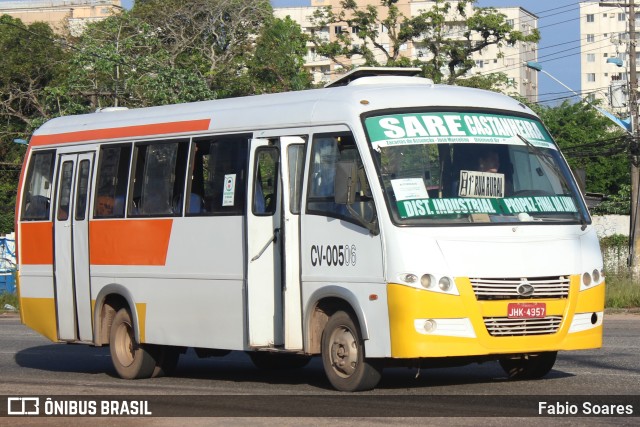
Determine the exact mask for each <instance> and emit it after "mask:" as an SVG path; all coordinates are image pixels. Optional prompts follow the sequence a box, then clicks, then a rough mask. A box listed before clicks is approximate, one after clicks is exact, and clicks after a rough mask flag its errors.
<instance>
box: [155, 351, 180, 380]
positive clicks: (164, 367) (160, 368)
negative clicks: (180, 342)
mask: <svg viewBox="0 0 640 427" xmlns="http://www.w3.org/2000/svg"><path fill="white" fill-rule="evenodd" d="M155 351H156V366H155V368H154V369H153V373H152V374H151V378H156V377H168V376H171V375H173V373H174V372H175V371H176V368H177V366H178V360H179V359H180V348H179V347H172V346H169V345H159V346H156V350H155Z"/></svg>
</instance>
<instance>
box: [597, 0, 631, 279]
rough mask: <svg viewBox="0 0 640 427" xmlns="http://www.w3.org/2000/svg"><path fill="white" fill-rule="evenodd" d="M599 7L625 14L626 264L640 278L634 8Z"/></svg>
mask: <svg viewBox="0 0 640 427" xmlns="http://www.w3.org/2000/svg"><path fill="white" fill-rule="evenodd" d="M600 6H619V7H626V8H627V9H628V15H629V24H628V25H629V115H630V119H631V141H630V142H629V160H630V163H631V206H630V224H629V258H628V266H629V268H630V270H631V273H632V275H633V277H635V278H640V144H639V143H638V141H639V140H640V138H638V128H639V126H638V74H637V71H636V70H637V61H636V48H637V46H636V44H637V40H636V9H635V3H634V0H629V2H628V3H610V2H601V3H600Z"/></svg>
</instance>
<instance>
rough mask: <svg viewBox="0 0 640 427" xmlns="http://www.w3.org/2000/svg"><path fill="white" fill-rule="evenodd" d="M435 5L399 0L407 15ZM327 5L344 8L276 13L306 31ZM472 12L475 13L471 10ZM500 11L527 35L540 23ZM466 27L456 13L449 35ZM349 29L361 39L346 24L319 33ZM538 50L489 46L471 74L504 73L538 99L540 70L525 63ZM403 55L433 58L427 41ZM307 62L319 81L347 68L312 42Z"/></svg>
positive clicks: (383, 39)
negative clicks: (458, 19) (535, 69)
mask: <svg viewBox="0 0 640 427" xmlns="http://www.w3.org/2000/svg"><path fill="white" fill-rule="evenodd" d="M357 3H358V5H359V6H361V7H364V6H366V5H370V4H376V5H378V4H379V2H372V1H370V0H357ZM434 4H435V2H434V1H425V0H398V2H397V3H396V6H397V7H398V9H399V11H400V13H402V14H403V15H404V16H407V17H412V16H416V15H418V14H419V13H420V12H421V11H427V10H430V9H431V8H432V7H433V6H434ZM326 6H331V7H332V8H333V10H334V12H338V11H339V10H340V1H339V0H311V6H309V7H291V8H276V9H275V11H274V13H275V15H276V16H277V17H279V18H284V17H286V16H290V17H291V19H293V20H294V21H296V22H297V23H298V24H300V26H301V27H302V29H303V31H304V32H306V33H311V30H312V27H313V26H312V24H311V20H310V16H311V15H313V13H314V11H315V10H317V9H318V8H320V7H326ZM378 12H379V16H380V18H382V19H384V18H385V17H386V16H385V15H384V14H385V13H386V8H384V7H382V6H379V9H378ZM468 12H471V10H469V11H468ZM498 12H499V13H502V14H504V15H506V17H507V18H506V19H507V20H508V21H509V23H510V24H511V25H513V26H514V28H516V29H518V30H519V31H522V32H523V33H525V34H530V33H531V31H533V30H534V29H535V28H537V26H538V17H537V16H536V15H534V14H533V13H531V12H528V11H527V10H525V9H523V8H521V7H505V8H498ZM462 28H463V25H462V23H461V22H456V21H455V19H454V18H453V16H452V17H451V19H450V21H449V22H448V25H447V31H448V32H449V36H450V37H451V38H461V37H462V33H463V31H462ZM345 31H348V32H350V33H351V37H352V40H353V43H355V44H357V43H359V42H360V40H359V38H358V37H357V34H356V32H357V31H358V29H354V28H348V27H346V26H345V25H344V24H343V25H331V26H329V27H326V28H323V29H321V30H320V31H319V32H318V31H316V34H319V35H320V37H322V38H324V39H325V40H334V39H335V37H336V34H339V33H341V32H345ZM377 42H378V43H379V44H381V45H382V46H384V47H385V48H386V47H388V46H389V36H388V30H387V29H386V28H384V27H382V26H381V28H380V35H379V39H378V40H377ZM537 50H538V46H537V44H535V43H517V44H516V45H515V46H503V47H502V48H500V49H498V47H496V46H489V47H487V48H485V49H483V50H482V51H481V52H477V53H476V54H474V56H473V59H474V60H475V62H476V66H475V67H474V68H473V69H472V70H471V71H470V73H469V74H471V75H473V74H476V73H481V74H489V73H492V72H504V73H505V74H507V76H508V77H509V79H511V81H512V82H513V83H514V86H515V92H517V93H519V94H520V95H522V96H526V97H527V98H528V99H531V100H532V101H536V100H537V94H538V80H537V79H538V77H537V73H536V72H534V71H532V70H529V69H527V68H526V67H523V66H522V64H523V63H525V62H527V61H535V60H536V59H537ZM376 55H377V57H379V58H380V62H384V54H383V52H382V51H378V52H377V54H376ZM400 55H401V56H405V57H408V58H411V59H422V60H424V61H425V62H426V61H427V60H428V59H429V55H430V53H429V52H428V50H427V49H426V47H425V45H424V44H421V43H407V44H406V45H402V46H400ZM363 62H364V61H363V60H362V59H358V58H353V60H352V62H348V64H349V65H359V64H361V63H363ZM305 63H306V66H307V67H308V69H309V70H310V71H311V72H312V74H313V76H314V79H315V81H316V82H317V83H321V82H325V83H326V82H329V81H331V80H334V79H335V78H337V77H339V76H340V73H341V68H343V67H342V66H341V65H340V64H335V63H333V62H332V61H330V60H329V59H328V58H325V57H322V56H321V55H318V54H317V53H316V51H315V46H314V45H313V43H309V45H308V52H307V57H306V62H305Z"/></svg>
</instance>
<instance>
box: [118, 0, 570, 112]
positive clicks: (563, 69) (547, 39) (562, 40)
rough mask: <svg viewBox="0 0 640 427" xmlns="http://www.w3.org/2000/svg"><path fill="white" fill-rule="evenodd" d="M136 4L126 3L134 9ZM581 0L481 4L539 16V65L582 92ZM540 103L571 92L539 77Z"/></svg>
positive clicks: (487, 0)
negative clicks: (513, 9)
mask: <svg viewBox="0 0 640 427" xmlns="http://www.w3.org/2000/svg"><path fill="white" fill-rule="evenodd" d="M132 3H133V0H122V5H123V6H124V7H125V8H130V7H131V4H132ZM578 3H579V1H578V0H555V1H550V0H479V1H478V2H477V5H478V6H482V7H489V6H493V7H517V6H520V7H522V8H524V9H526V10H527V11H529V12H531V13H533V14H535V15H537V16H538V28H539V30H540V34H541V40H540V43H539V45H538V48H539V50H538V62H539V63H540V65H542V67H543V69H544V71H546V72H547V73H549V74H551V75H552V76H553V77H555V78H556V79H558V80H560V81H561V82H563V83H564V84H565V85H567V86H569V87H570V88H571V89H573V90H574V91H576V92H580V42H579V39H580V9H579V5H578ZM271 4H272V5H273V6H274V7H293V6H309V5H310V4H311V1H310V0H271ZM538 86H539V87H538V96H539V99H540V101H545V100H551V102H550V103H551V104H553V103H555V102H560V101H561V100H562V99H560V100H558V98H562V97H565V96H567V95H569V93H568V92H567V89H566V88H564V87H562V86H561V85H559V84H558V83H557V82H555V81H553V80H552V79H551V78H549V77H548V76H546V75H545V74H541V75H540V76H538Z"/></svg>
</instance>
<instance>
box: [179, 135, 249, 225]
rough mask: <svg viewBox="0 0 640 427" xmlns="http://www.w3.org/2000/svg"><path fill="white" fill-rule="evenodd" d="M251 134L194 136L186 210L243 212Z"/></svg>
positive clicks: (237, 213) (203, 212) (238, 213)
mask: <svg viewBox="0 0 640 427" xmlns="http://www.w3.org/2000/svg"><path fill="white" fill-rule="evenodd" d="M250 138H251V135H228V136H208V137H205V138H198V139H195V140H194V143H193V148H192V155H191V174H190V181H189V183H188V190H187V194H189V197H188V198H187V205H186V214H187V215H188V216H194V215H242V214H244V209H245V199H246V170H247V159H248V146H249V140H250Z"/></svg>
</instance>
